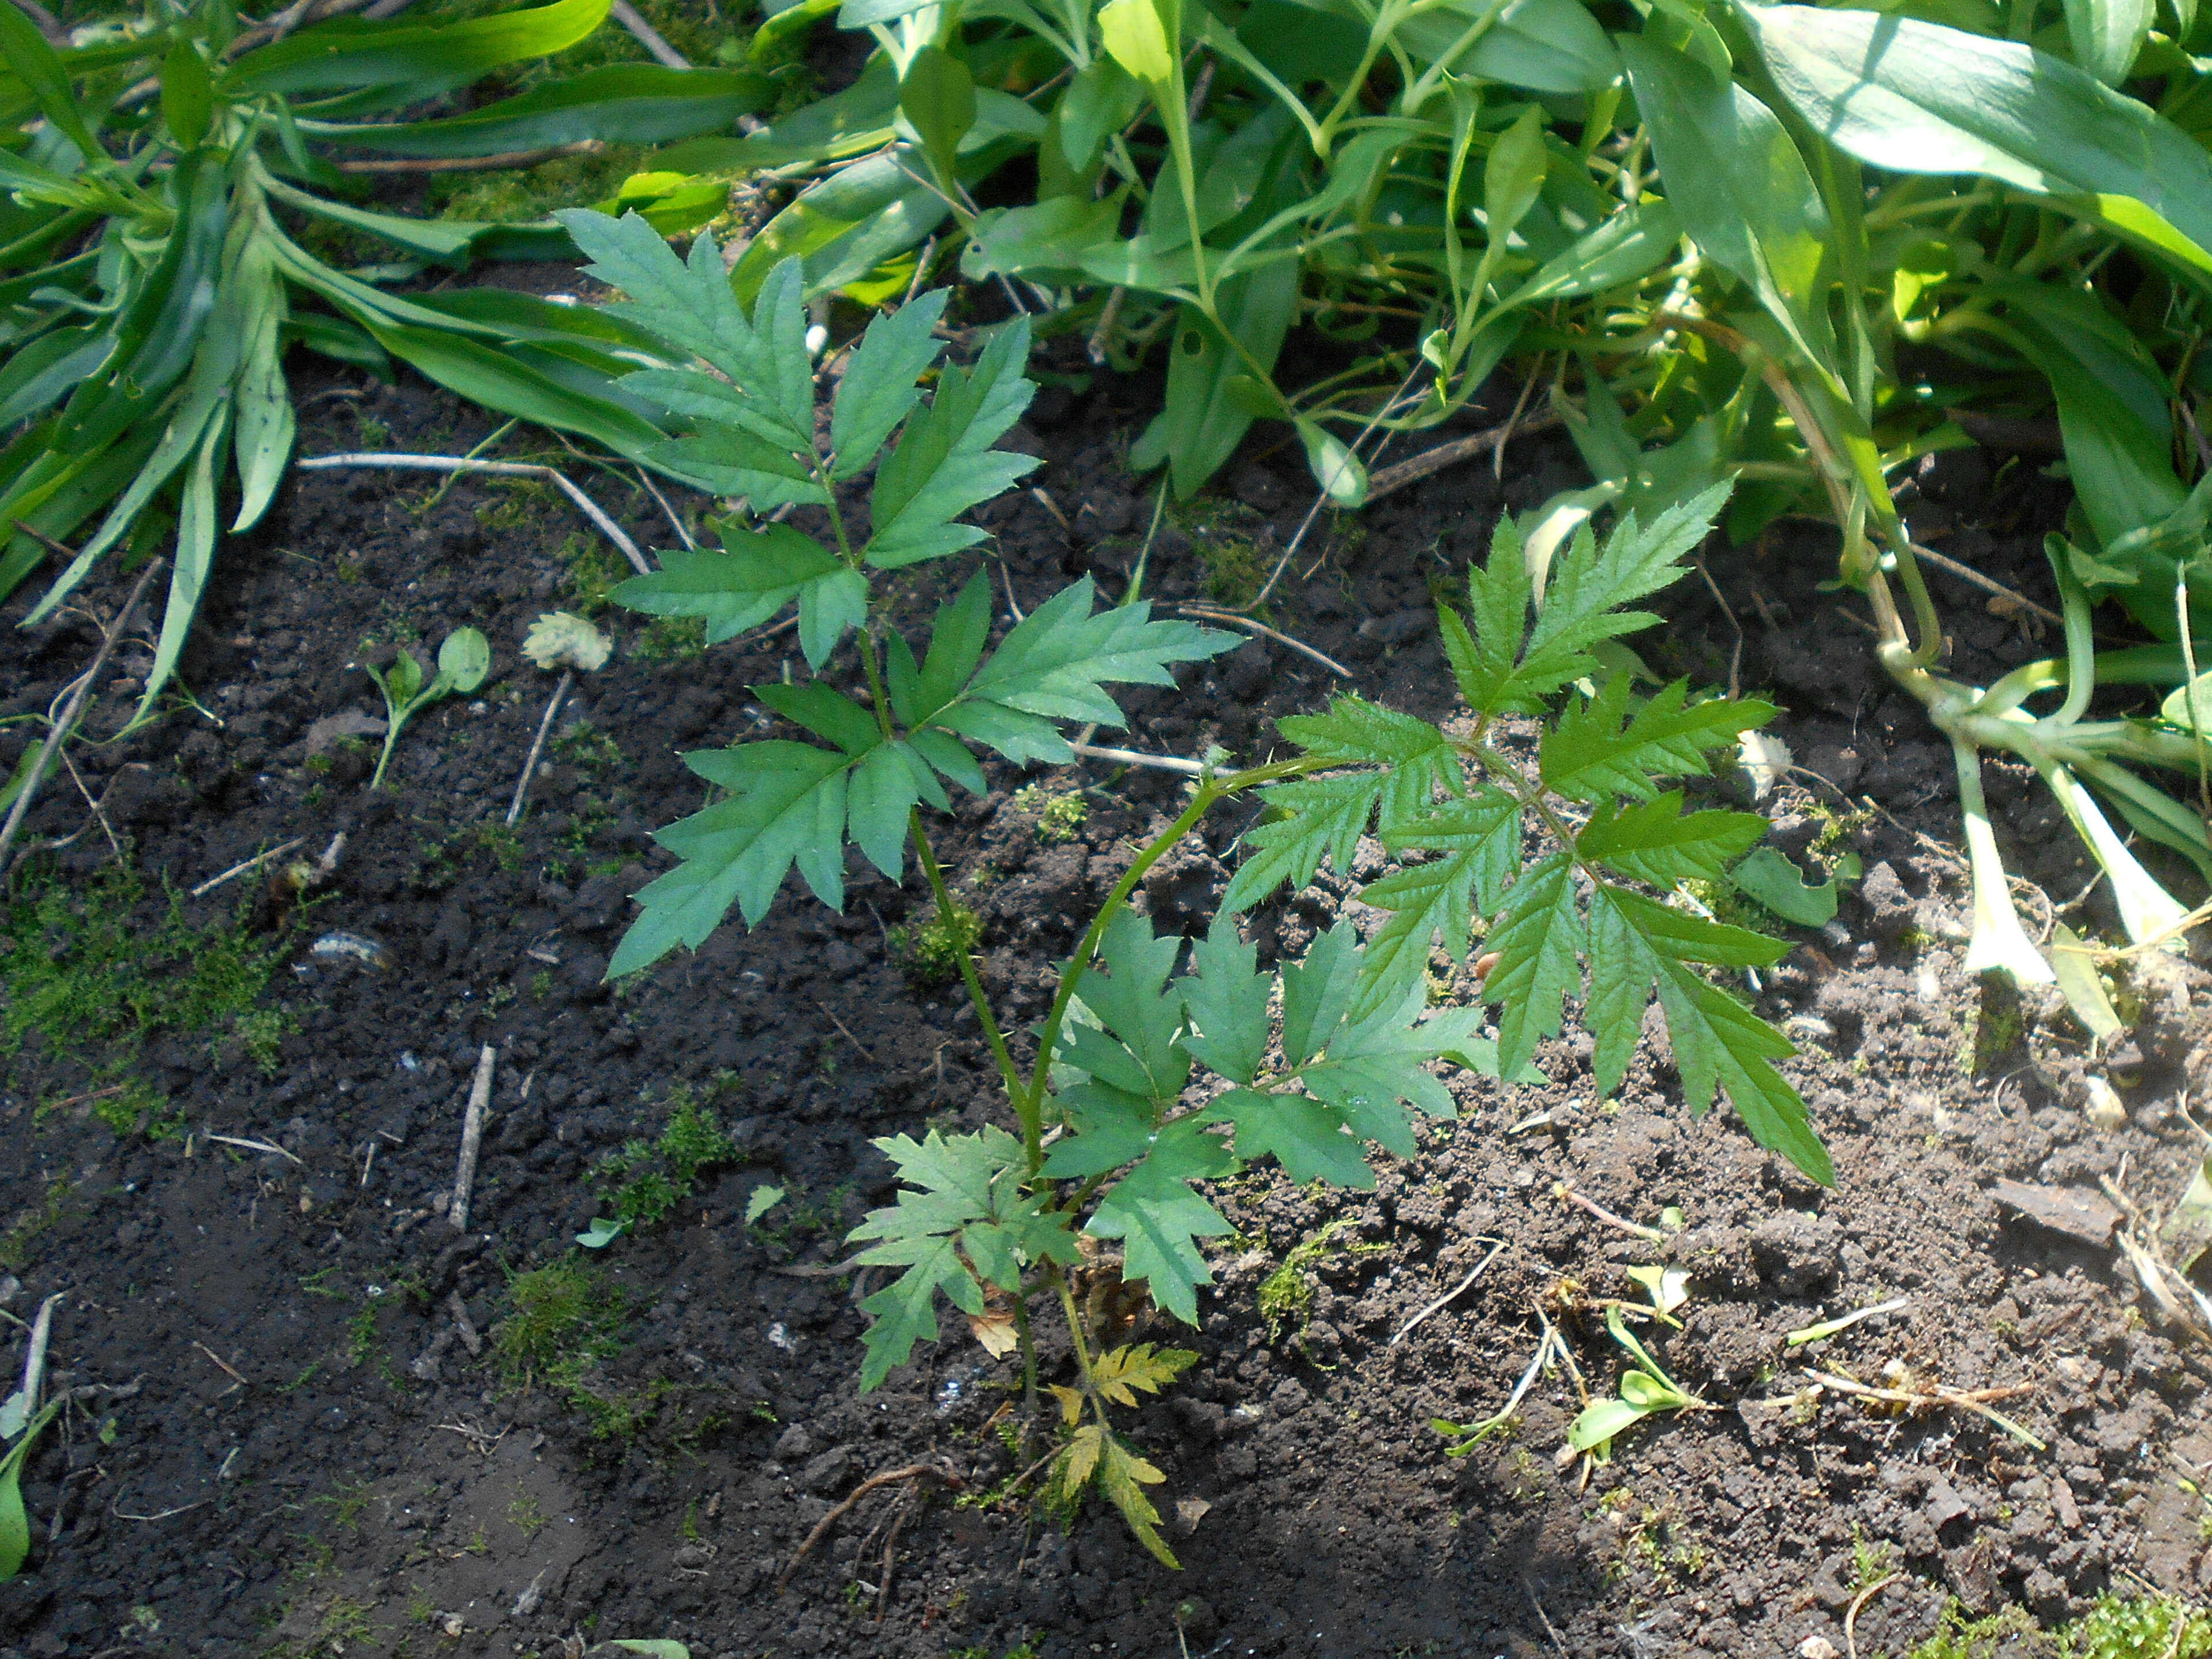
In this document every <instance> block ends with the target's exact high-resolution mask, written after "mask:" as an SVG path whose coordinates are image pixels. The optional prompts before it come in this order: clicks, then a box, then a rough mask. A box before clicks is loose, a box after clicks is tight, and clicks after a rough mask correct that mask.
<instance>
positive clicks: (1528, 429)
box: [1367, 409, 1559, 506]
mask: <svg viewBox="0 0 2212 1659" xmlns="http://www.w3.org/2000/svg"><path fill="white" fill-rule="evenodd" d="M1558 424H1559V413H1558V411H1557V410H1550V409H1540V410H1537V411H1536V412H1535V413H1534V414H1533V415H1530V416H1526V417H1525V418H1524V419H1522V421H1520V422H1518V423H1517V424H1516V422H1511V421H1509V422H1506V423H1505V424H1504V426H1493V427H1491V428H1488V429H1486V430H1485V431H1481V432H1471V433H1469V434H1468V435H1467V436H1466V437H1464V438H1455V439H1453V440H1452V441H1450V442H1449V443H1448V444H1438V445H1437V447H1435V448H1434V449H1425V450H1423V451H1422V452H1421V453H1419V454H1418V455H1416V456H1414V457H1413V459H1411V460H1406V461H1401V462H1399V463H1398V464H1397V465H1395V466H1386V467H1384V468H1383V470H1382V471H1380V472H1376V473H1372V474H1370V476H1369V477H1368V480H1367V501H1368V504H1369V505H1370V506H1372V505H1373V504H1374V503H1375V502H1376V501H1379V500H1381V499H1382V498H1383V496H1385V495H1389V494H1390V493H1391V492H1392V491H1393V490H1398V489H1404V488H1405V487H1406V486H1407V484H1409V483H1419V482H1420V481H1421V480H1422V479H1424V478H1425V477H1429V476H1430V475H1431V474H1432V473H1437V472H1441V471H1443V470H1444V469H1445V468H1446V467H1448V466H1457V465H1459V464H1460V463H1461V462H1462V461H1471V460H1473V459H1474V458H1475V457H1476V456H1478V455H1484V454H1490V453H1495V452H1496V451H1498V450H1499V449H1502V448H1503V447H1504V445H1505V441H1506V440H1507V439H1509V438H1518V437H1524V436H1526V435H1528V434H1529V433H1532V432H1547V431H1549V430H1550V429H1551V428H1553V427H1555V426H1557V425H1558Z"/></svg>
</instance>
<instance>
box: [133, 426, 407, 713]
mask: <svg viewBox="0 0 2212 1659" xmlns="http://www.w3.org/2000/svg"><path fill="white" fill-rule="evenodd" d="M228 435H229V422H228V419H227V417H226V414H225V413H218V414H217V415H216V417H215V418H214V419H213V420H212V421H210V422H209V423H208V427H207V430H206V432H205V434H204V435H203V436H202V438H201V439H200V441H199V446H198V447H197V449H196V450H195V451H194V453H193V455H192V460H191V466H190V468H189V469H187V471H185V487H184V493H183V495H182V496H181V497H179V501H178V503H177V545H176V550H175V553H174V560H175V562H174V563H173V565H172V566H171V567H170V570H169V602H168V605H167V607H166V608H165V609H164V610H163V611H162V613H161V638H160V639H159V640H158V641H155V646H154V663H153V666H152V667H150V668H149V669H148V670H147V671H146V689H145V690H144V691H143V692H141V693H140V694H139V697H138V716H137V717H138V718H139V719H141V720H143V719H145V718H147V717H148V716H149V715H150V714H152V713H153V711H154V703H155V698H156V697H158V696H160V695H161V692H162V690H164V689H165V688H166V687H167V684H168V683H169V676H170V675H171V674H173V673H174V672H175V671H176V667H177V659H178V658H179V656H181V655H182V654H183V653H184V649H185V637H186V636H187V635H189V634H190V633H191V627H192V618H193V617H195V616H197V614H198V612H199V604H200V595H201V594H202V593H203V592H205V591H206V589H207V580H208V573H209V571H210V569H212V568H214V565H215V549H216V539H217V535H218V532H217V531H216V516H215V509H216V465H217V460H216V458H217V456H218V455H219V454H220V453H222V443H223V441H224V439H225V438H227V437H228ZM400 654H401V655H402V656H405V655H406V653H404V652H402V653H400ZM408 660H409V661H410V662H411V661H412V660H413V659H412V658H409V659H408Z"/></svg>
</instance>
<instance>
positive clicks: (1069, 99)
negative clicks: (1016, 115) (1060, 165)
mask: <svg viewBox="0 0 2212 1659" xmlns="http://www.w3.org/2000/svg"><path fill="white" fill-rule="evenodd" d="M1144 103H1145V90H1144V83H1143V82H1140V81H1139V80H1138V79H1137V78H1136V77H1135V76H1133V75H1131V74H1130V73H1129V71H1128V70H1125V69H1123V68H1122V67H1121V64H1118V63H1116V62H1115V60H1114V58H1112V57H1111V56H1110V55H1109V56H1108V57H1103V58H1092V59H1091V62H1090V63H1089V64H1087V65H1085V67H1084V68H1083V69H1081V70H1078V71H1077V72H1076V75H1075V77H1074V79H1073V80H1072V81H1070V82H1068V87H1067V91H1066V93H1065V94H1063V95H1062V96H1061V98H1060V106H1059V113H1060V155H1061V157H1062V159H1063V160H1065V161H1066V163H1067V165H1068V167H1069V170H1070V171H1072V172H1077V173H1079V172H1081V171H1082V170H1083V169H1084V168H1085V167H1089V166H1090V165H1091V160H1092V158H1093V157H1094V156H1096V155H1097V153H1098V147H1099V146H1100V145H1101V144H1102V143H1104V142H1105V141H1106V137H1107V136H1108V135H1109V133H1115V132H1119V131H1121V129H1122V128H1123V127H1126V126H1127V125H1129V123H1130V122H1131V121H1133V120H1134V119H1135V118H1136V114H1137V112H1138V111H1139V109H1141V108H1143V107H1144ZM1038 205H1039V206H1040V207H1042V206H1043V205H1044V204H1042V203H1040V204H1038Z"/></svg>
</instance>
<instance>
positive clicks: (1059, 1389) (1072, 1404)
mask: <svg viewBox="0 0 2212 1659" xmlns="http://www.w3.org/2000/svg"><path fill="white" fill-rule="evenodd" d="M1045 1387H1047V1388H1048V1389H1051V1390H1052V1392H1053V1394H1054V1395H1055V1396H1057V1397H1058V1399H1059V1401H1060V1421H1061V1422H1063V1423H1065V1424H1066V1425H1067V1426H1068V1427H1069V1428H1071V1429H1072V1428H1073V1427H1074V1426H1075V1424H1076V1419H1079V1417H1081V1416H1082V1415H1083V1395H1081V1394H1080V1393H1079V1392H1078V1391H1077V1390H1075V1389H1070V1388H1066V1387H1063V1386H1062V1385H1061V1384H1060V1383H1046V1384H1045Z"/></svg>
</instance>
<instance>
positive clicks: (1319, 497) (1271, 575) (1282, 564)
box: [1245, 363, 1420, 611]
mask: <svg viewBox="0 0 2212 1659" xmlns="http://www.w3.org/2000/svg"><path fill="white" fill-rule="evenodd" d="M1419 369H1420V366H1419V364H1418V363H1417V364H1415V365H1414V366H1413V368H1412V369H1410V370H1408V371H1407V375H1406V378H1405V379H1404V380H1401V381H1400V382H1399V383H1398V389H1397V391H1395V392H1392V393H1391V394H1390V395H1389V397H1388V398H1384V399H1383V401H1382V403H1380V404H1377V405H1376V410H1375V412H1374V413H1373V414H1372V415H1370V416H1368V417H1367V424H1366V425H1365V426H1364V427H1362V428H1359V434H1358V436H1357V437H1355V438H1353V439H1352V441H1351V442H1350V443H1348V444H1346V446H1345V450H1344V453H1345V459H1344V462H1343V463H1342V465H1339V466H1338V467H1336V468H1335V469H1334V470H1333V471H1331V472H1330V473H1329V475H1328V478H1327V479H1326V480H1324V481H1323V483H1322V486H1321V488H1320V489H1318V490H1317V491H1316V492H1315V495H1314V504H1313V505H1312V506H1311V507H1308V508H1307V509H1306V516H1305V517H1304V519H1302V520H1299V523H1298V528H1297V534H1295V535H1293V536H1292V537H1291V544H1290V545H1289V546H1288V547H1286V548H1285V549H1284V550H1283V556H1282V557H1281V558H1279V559H1277V560H1276V561H1275V568H1273V570H1270V571H1269V572H1268V573H1267V580H1266V581H1264V582H1262V583H1261V585H1260V591H1259V592H1258V593H1257V594H1256V595H1255V597H1254V599H1253V600H1252V603H1251V604H1250V605H1247V606H1246V607H1245V609H1246V610H1248V611H1257V610H1258V609H1259V608H1260V607H1261V605H1265V604H1267V595H1268V594H1270V593H1272V592H1274V591H1275V584H1276V583H1277V582H1279V581H1280V580H1282V579H1283V572H1284V571H1285V570H1287V569H1289V568H1290V566H1291V560H1292V559H1295V558H1296V557H1297V556H1298V549H1299V548H1300V547H1301V546H1303V545H1304V543H1305V539H1306V532H1309V531H1310V530H1311V529H1312V528H1313V527H1314V520H1316V519H1318V518H1320V517H1321V510H1322V507H1326V506H1328V499H1329V494H1328V492H1329V488H1330V486H1331V485H1333V484H1334V483H1336V481H1337V479H1338V477H1340V476H1341V474H1342V472H1343V471H1344V467H1345V466H1348V465H1352V462H1354V461H1355V460H1357V459H1358V456H1359V446H1360V445H1362V444H1364V443H1365V442H1366V441H1367V440H1368V438H1369V436H1370V435H1372V434H1373V432H1374V430H1375V428H1376V426H1377V425H1378V424H1380V423H1381V422H1382V420H1383V416H1386V415H1388V414H1389V412H1390V411H1391V410H1394V409H1395V408H1397V407H1398V406H1399V399H1400V398H1402V397H1404V396H1405V393H1406V388H1407V386H1411V385H1412V384H1413V376H1414V374H1418V373H1419ZM1389 441H1390V435H1389V434H1388V433H1386V434H1384V435H1383V444H1388V443H1389ZM1375 453H1376V454H1378V455H1379V454H1381V453H1383V445H1381V444H1378V445H1377V446H1376V450H1375ZM1365 499H1366V500H1367V501H1373V500H1374V499H1375V480H1374V477H1373V476H1372V475H1370V477H1369V478H1368V481H1367V495H1366V498H1365ZM1309 574H1310V573H1309Z"/></svg>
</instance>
